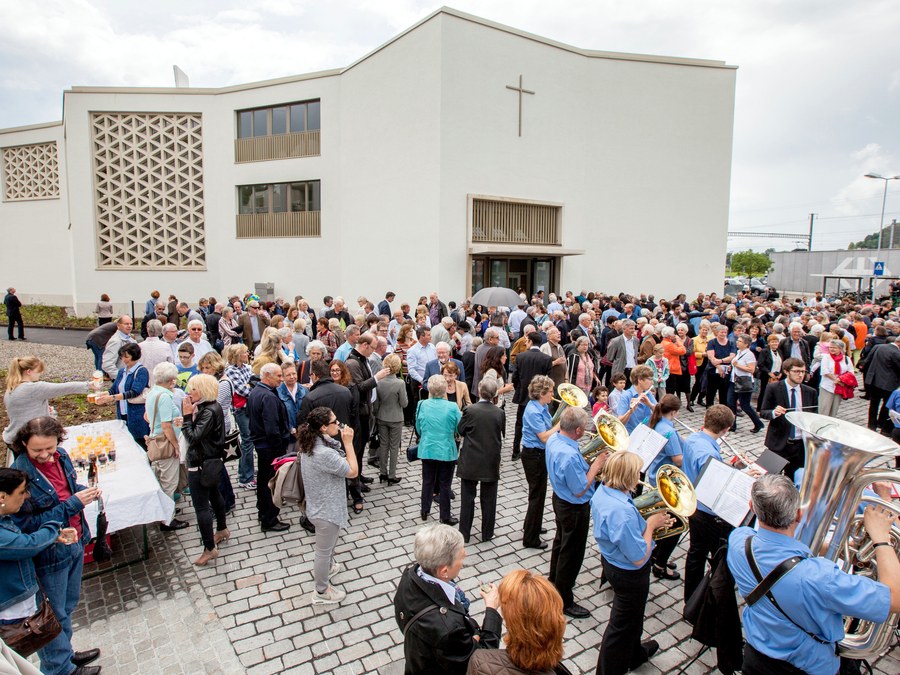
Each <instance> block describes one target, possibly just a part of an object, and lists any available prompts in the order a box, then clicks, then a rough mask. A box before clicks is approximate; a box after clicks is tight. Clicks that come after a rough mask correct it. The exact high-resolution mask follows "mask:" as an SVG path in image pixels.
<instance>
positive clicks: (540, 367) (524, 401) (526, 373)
mask: <svg viewBox="0 0 900 675" xmlns="http://www.w3.org/2000/svg"><path fill="white" fill-rule="evenodd" d="M525 340H526V341H527V344H528V349H526V350H525V351H523V352H521V353H520V354H519V355H518V356H517V357H516V369H515V370H514V371H513V374H512V383H513V387H515V389H514V391H513V403H515V404H516V406H518V407H517V408H516V430H515V435H514V436H513V452H512V458H513V459H519V455H520V454H521V452H522V415H524V414H525V406H526V405H528V401H529V398H528V385H529V384H531V380H533V379H534V377H535V375H547V376H548V377H549V376H550V369H551V368H552V367H553V359H551V358H550V357H549V356H548V355H547V354H544V353H543V352H542V351H541V343H542V342H543V341H544V339H543V338H542V337H541V332H540V331H537V330H536V331H533V332H531V333H528V335H526V336H525Z"/></svg>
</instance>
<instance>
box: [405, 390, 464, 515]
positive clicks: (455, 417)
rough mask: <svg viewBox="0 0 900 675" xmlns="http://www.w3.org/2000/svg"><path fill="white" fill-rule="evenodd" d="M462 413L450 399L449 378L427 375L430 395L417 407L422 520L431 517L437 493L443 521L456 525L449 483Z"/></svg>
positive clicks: (457, 454) (457, 450)
mask: <svg viewBox="0 0 900 675" xmlns="http://www.w3.org/2000/svg"><path fill="white" fill-rule="evenodd" d="M461 416H462V413H461V412H460V411H459V406H457V405H456V404H455V403H452V402H450V401H448V400H447V380H445V379H444V376H443V375H432V376H431V377H429V378H428V398H427V399H425V400H424V401H419V405H418V407H417V408H416V432H417V433H418V434H419V459H420V460H422V512H421V515H422V520H428V514H429V512H430V511H431V503H432V501H433V500H434V495H435V494H437V495H438V501H439V503H440V507H441V522H442V523H444V524H445V525H456V524H457V523H458V522H459V520H458V519H457V518H454V517H452V516H451V515H450V482H451V481H452V480H453V468H454V466H456V459H457V458H458V457H459V448H458V447H457V446H456V437H455V434H456V425H457V424H458V423H459V418H460V417H461Z"/></svg>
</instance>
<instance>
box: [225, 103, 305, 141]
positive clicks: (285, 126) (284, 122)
mask: <svg viewBox="0 0 900 675" xmlns="http://www.w3.org/2000/svg"><path fill="white" fill-rule="evenodd" d="M237 116H238V119H237V122H238V124H237V132H238V138H256V137H259V136H277V135H279V134H286V133H295V132H299V131H318V130H319V129H320V128H321V104H320V101H318V100H315V101H301V102H297V103H288V104H282V105H277V106H268V107H265V108H255V109H253V110H238V111H237Z"/></svg>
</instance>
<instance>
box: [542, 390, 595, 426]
mask: <svg viewBox="0 0 900 675" xmlns="http://www.w3.org/2000/svg"><path fill="white" fill-rule="evenodd" d="M557 391H558V392H559V398H558V399H554V400H555V401H559V407H558V408H557V409H556V413H555V414H554V415H553V419H552V420H550V425H551V426H553V425H555V424H556V423H557V422H559V418H560V417H562V414H563V410H565V409H566V408H568V407H569V406H572V407H573V408H584V407H585V406H587V404H588V397H587V394H585V393H584V392H583V391H581V389H580V388H579V387H576V386H575V385H574V384H568V383H565V382H563V383H562V384H561V385H559V389H558V390H557Z"/></svg>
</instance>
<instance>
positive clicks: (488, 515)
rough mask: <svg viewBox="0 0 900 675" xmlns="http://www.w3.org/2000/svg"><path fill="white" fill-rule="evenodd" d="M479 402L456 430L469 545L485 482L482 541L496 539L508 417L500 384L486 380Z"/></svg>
mask: <svg viewBox="0 0 900 675" xmlns="http://www.w3.org/2000/svg"><path fill="white" fill-rule="evenodd" d="M478 395H479V400H478V403H476V404H475V405H470V406H469V407H467V408H466V409H465V410H463V414H462V418H460V420H459V424H458V425H457V427H456V430H457V432H458V433H459V435H460V436H461V437H462V447H461V448H460V450H459V460H458V464H457V467H456V474H457V475H458V476H459V480H460V486H461V495H460V504H459V531H460V532H462V536H463V540H464V541H465V542H466V543H468V542H469V535H470V534H471V531H472V520H473V519H474V517H475V495H476V494H477V492H478V484H479V483H481V541H490V540H491V539H492V538H493V536H494V520H495V517H496V514H497V483H498V481H499V480H500V448H501V446H502V445H503V435H504V433H505V431H506V414H505V413H504V412H503V410H501V409H500V408H498V407H497V406H496V405H495V400H496V398H497V384H496V382H494V381H493V380H483V381H482V382H481V383H480V385H479V388H478Z"/></svg>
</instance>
